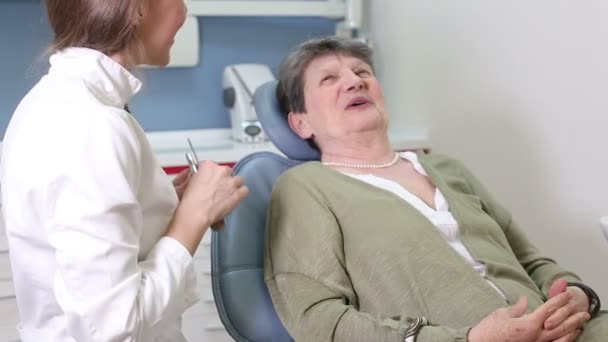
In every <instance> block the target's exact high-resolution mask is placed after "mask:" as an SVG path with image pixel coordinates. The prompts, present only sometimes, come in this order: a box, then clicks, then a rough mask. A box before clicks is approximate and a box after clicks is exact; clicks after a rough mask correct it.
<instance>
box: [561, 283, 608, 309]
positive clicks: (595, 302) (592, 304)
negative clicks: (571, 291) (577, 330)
mask: <svg viewBox="0 0 608 342" xmlns="http://www.w3.org/2000/svg"><path fill="white" fill-rule="evenodd" d="M568 286H576V287H578V288H579V289H581V290H583V292H585V294H586V295H587V298H588V299H589V314H590V315H591V318H593V317H595V316H597V314H598V313H599V312H600V308H601V306H602V303H601V302H600V297H599V296H598V295H597V293H595V291H593V289H592V288H590V287H589V286H587V285H585V284H581V283H576V282H569V283H568Z"/></svg>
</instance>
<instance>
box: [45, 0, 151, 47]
mask: <svg viewBox="0 0 608 342" xmlns="http://www.w3.org/2000/svg"><path fill="white" fill-rule="evenodd" d="M44 2H45V5H46V9H47V15H48V18H49V23H50V24H51V28H52V29H53V32H54V34H55V37H54V39H53V43H52V46H51V52H56V51H59V50H62V49H65V48H68V47H85V48H90V49H95V50H98V51H100V52H102V53H104V54H107V55H109V54H113V53H116V52H119V51H123V50H125V49H127V48H129V47H130V45H131V44H132V43H134V42H135V41H136V27H137V21H138V20H139V13H140V11H141V10H142V9H143V6H142V5H143V4H144V3H145V2H147V1H146V0H45V1H44Z"/></svg>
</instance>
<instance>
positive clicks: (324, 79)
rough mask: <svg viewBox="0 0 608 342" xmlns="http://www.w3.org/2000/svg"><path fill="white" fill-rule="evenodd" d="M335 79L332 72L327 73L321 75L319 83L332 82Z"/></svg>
mask: <svg viewBox="0 0 608 342" xmlns="http://www.w3.org/2000/svg"><path fill="white" fill-rule="evenodd" d="M335 79H336V76H334V75H332V74H327V75H325V76H323V77H321V85H325V84H329V83H331V82H333V81H334V80H335Z"/></svg>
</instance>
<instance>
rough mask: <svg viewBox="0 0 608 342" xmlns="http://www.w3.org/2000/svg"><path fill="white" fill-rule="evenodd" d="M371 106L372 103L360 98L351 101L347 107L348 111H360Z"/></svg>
mask: <svg viewBox="0 0 608 342" xmlns="http://www.w3.org/2000/svg"><path fill="white" fill-rule="evenodd" d="M369 104H370V101H369V100H368V99H367V98H365V97H363V96H358V97H355V98H354V99H352V100H350V102H348V105H347V106H346V109H347V110H349V109H359V108H363V107H367V106H368V105H369Z"/></svg>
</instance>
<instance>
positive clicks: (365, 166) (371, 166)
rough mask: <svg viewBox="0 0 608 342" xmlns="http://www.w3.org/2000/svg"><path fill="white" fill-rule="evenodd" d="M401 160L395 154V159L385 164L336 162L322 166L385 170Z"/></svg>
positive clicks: (324, 163) (397, 154)
mask: <svg viewBox="0 0 608 342" xmlns="http://www.w3.org/2000/svg"><path fill="white" fill-rule="evenodd" d="M398 160H399V153H397V152H395V157H394V158H393V160H391V161H390V162H388V163H384V164H348V163H334V162H322V163H321V164H323V165H326V166H337V167H348V168H351V169H383V168H386V167H389V166H393V165H395V164H396V163H397V161H398Z"/></svg>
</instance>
